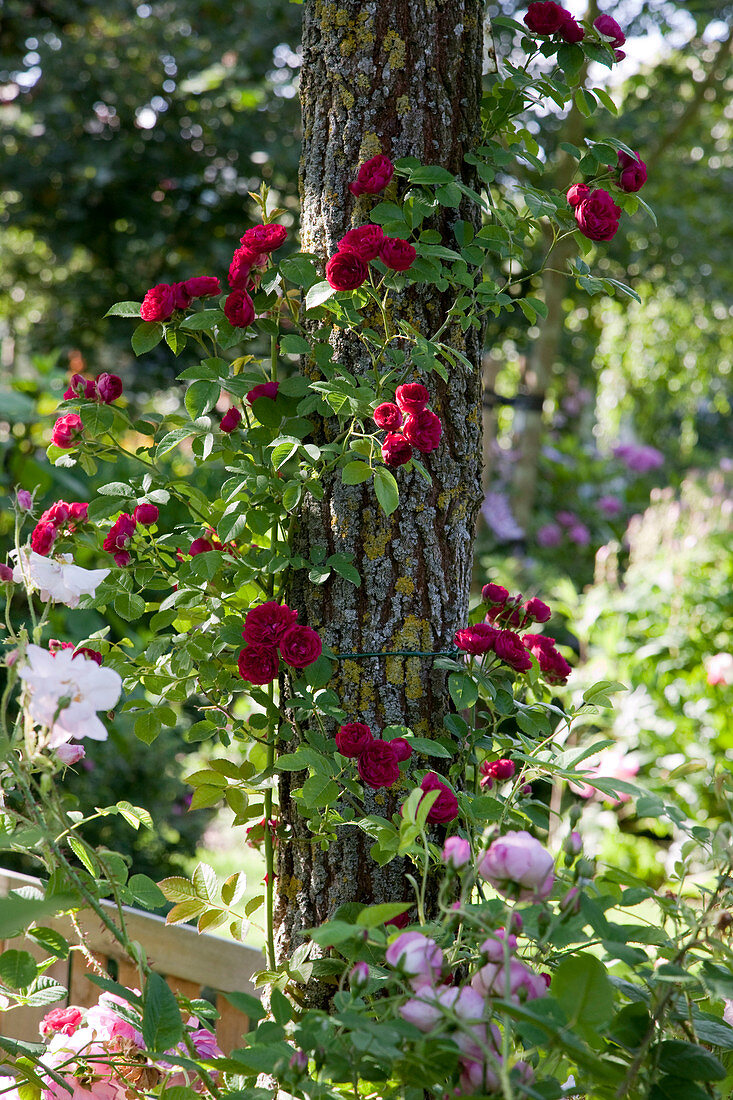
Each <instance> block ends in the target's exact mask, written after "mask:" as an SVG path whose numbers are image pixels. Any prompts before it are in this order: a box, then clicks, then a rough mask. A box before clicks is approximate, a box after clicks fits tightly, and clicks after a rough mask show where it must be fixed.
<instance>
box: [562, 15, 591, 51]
mask: <svg viewBox="0 0 733 1100" xmlns="http://www.w3.org/2000/svg"><path fill="white" fill-rule="evenodd" d="M560 37H561V38H562V39H563V40H564V41H565V42H569V43H570V45H571V46H572V45H574V43H576V42H582V41H583V39H584V38H585V31H584V30H583V28H582V27H581V25H580V23H578V22H577V20H575V19H573V17H572V15H571V14H570V12H569V11H568V12H565V18H564V19H563V21H562V26H561V27H560Z"/></svg>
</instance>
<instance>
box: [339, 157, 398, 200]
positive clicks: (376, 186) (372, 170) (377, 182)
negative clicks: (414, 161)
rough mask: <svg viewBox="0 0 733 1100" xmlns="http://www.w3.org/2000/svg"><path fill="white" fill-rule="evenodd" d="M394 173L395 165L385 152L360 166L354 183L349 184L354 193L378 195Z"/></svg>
mask: <svg viewBox="0 0 733 1100" xmlns="http://www.w3.org/2000/svg"><path fill="white" fill-rule="evenodd" d="M393 175H394V165H393V163H392V161H391V160H390V159H389V157H387V156H385V155H384V154H383V153H380V154H378V155H377V156H376V157H372V158H371V160H368V161H366V162H365V163H364V164H362V166H361V167H360V168H359V171H358V173H357V177H356V180H355V182H354V183H350V184H349V191H351V194H352V195H378V194H379V192H380V191H383V190H384V188H385V187H386V186H387V184H388V183H389V181H390V180H391V179H392V176H393Z"/></svg>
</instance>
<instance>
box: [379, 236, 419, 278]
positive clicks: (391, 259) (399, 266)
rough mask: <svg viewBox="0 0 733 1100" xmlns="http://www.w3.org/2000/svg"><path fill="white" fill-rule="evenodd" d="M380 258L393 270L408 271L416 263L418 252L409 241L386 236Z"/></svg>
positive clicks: (380, 250) (380, 249)
mask: <svg viewBox="0 0 733 1100" xmlns="http://www.w3.org/2000/svg"><path fill="white" fill-rule="evenodd" d="M379 258H380V259H381V260H382V262H383V263H385V264H386V265H387V267H390V268H392V270H393V271H407V269H408V268H409V267H412V265H413V264H414V262H415V260H416V258H417V252H416V251H415V249H414V247H413V246H412V245H411V244H410V243H409V241H403V240H401V239H400V238H399V237H385V238H384V240H383V241H382V243H381V245H380V248H379Z"/></svg>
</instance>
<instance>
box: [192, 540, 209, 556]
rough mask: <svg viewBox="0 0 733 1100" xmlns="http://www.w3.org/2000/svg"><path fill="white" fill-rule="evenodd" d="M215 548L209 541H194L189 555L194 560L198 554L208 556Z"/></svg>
mask: <svg viewBox="0 0 733 1100" xmlns="http://www.w3.org/2000/svg"><path fill="white" fill-rule="evenodd" d="M213 549H214V546H213V544H212V543H210V542H209V540H208V539H201V538H200V539H194V540H193V542H192V543H191V545H190V547H189V550H188V552H189V554H190V555H191V557H192V558H195V557H196V556H197V555H198V554H206V553H207V551H209V550H213Z"/></svg>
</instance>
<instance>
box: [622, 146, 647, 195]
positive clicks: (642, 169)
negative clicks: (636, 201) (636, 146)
mask: <svg viewBox="0 0 733 1100" xmlns="http://www.w3.org/2000/svg"><path fill="white" fill-rule="evenodd" d="M618 167H619V177H618V185H619V187H620V188H621V190H622V191H630V192H633V191H640V190H641V188H642V187H643V186H644V184H645V183H646V164H644V161H643V160H642V159H641V157H640V156H639V154H638V153H634V155H633V157H630V156H629V154H628V153H619V155H618Z"/></svg>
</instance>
